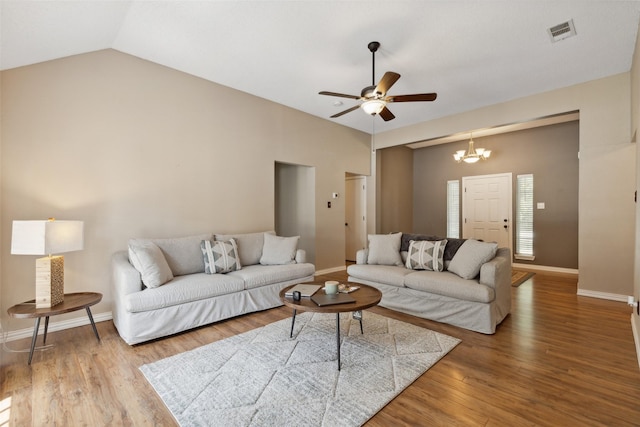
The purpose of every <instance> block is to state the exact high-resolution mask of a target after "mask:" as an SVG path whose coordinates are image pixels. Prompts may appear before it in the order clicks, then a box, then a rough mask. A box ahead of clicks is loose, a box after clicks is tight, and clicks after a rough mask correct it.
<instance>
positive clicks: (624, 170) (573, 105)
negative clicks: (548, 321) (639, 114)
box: [376, 73, 636, 296]
mask: <svg viewBox="0 0 640 427" xmlns="http://www.w3.org/2000/svg"><path fill="white" fill-rule="evenodd" d="M630 86H631V85H630V74H629V73H623V74H619V75H616V76H612V77H608V78H604V79H600V80H594V81H591V82H587V83H583V84H579V85H575V86H571V87H567V88H562V89H557V90H553V91H550V92H545V93H541V94H537V95H532V96H529V97H525V98H520V99H516V100H513V101H509V102H506V103H502V104H497V105H492V106H488V107H484V108H480V109H478V110H474V111H469V112H466V113H462V114H457V115H453V116H448V117H443V118H440V119H436V120H431V121H428V122H424V123H420V124H417V125H414V126H408V127H405V128H402V129H397V130H394V131H389V132H384V133H381V134H378V135H376V146H377V147H378V148H384V147H391V146H396V145H402V144H407V143H411V142H417V141H423V140H427V139H431V138H436V137H441V136H446V135H452V134H455V133H457V132H467V131H469V130H473V129H482V128H489V127H492V126H497V125H503V124H509V123H518V122H526V121H530V120H532V119H535V118H539V117H545V116H548V115H552V114H558V113H564V112H568V111H576V110H578V111H580V175H579V182H580V183H579V215H580V217H579V231H578V235H579V243H578V244H579V248H578V251H579V258H578V266H579V271H580V279H579V284H578V288H579V292H580V293H584V294H589V293H594V294H598V293H599V294H603V295H604V296H606V294H612V295H618V296H624V295H630V294H631V293H632V290H633V265H634V250H635V243H634V242H635V239H634V235H635V233H634V232H633V230H635V205H634V202H633V193H634V191H635V187H636V178H635V170H636V160H635V159H636V144H632V143H631V142H630V141H631V137H630V132H629V129H630V126H631V123H630V116H631V109H630V106H631V101H630V90H631V89H630ZM436 104H437V101H436ZM603 247H605V248H606V250H605V251H603V250H602V248H603Z"/></svg>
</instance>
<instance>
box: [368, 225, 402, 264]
mask: <svg viewBox="0 0 640 427" xmlns="http://www.w3.org/2000/svg"><path fill="white" fill-rule="evenodd" d="M368 237H369V256H368V257H367V264H378V265H398V266H400V265H402V257H401V256H400V239H401V237H402V233H393V234H369V236H368Z"/></svg>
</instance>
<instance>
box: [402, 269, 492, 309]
mask: <svg viewBox="0 0 640 427" xmlns="http://www.w3.org/2000/svg"><path fill="white" fill-rule="evenodd" d="M404 284H405V286H406V287H407V288H410V289H415V290H417V291H423V292H429V293H432V294H437V295H443V296H446V297H450V298H455V299H459V300H464V301H473V302H482V303H489V302H491V301H493V300H494V299H495V292H494V290H493V289H492V288H491V287H489V286H485V285H481V284H479V283H478V282H476V281H475V280H466V279H462V278H461V277H459V276H457V275H456V274H453V273H449V272H446V271H443V272H436V271H414V272H412V273H411V274H408V275H407V276H406V277H405V278H404Z"/></svg>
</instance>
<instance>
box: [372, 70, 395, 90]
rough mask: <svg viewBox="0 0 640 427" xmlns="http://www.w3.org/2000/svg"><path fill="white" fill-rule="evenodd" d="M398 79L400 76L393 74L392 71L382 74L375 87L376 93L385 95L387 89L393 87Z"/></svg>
mask: <svg viewBox="0 0 640 427" xmlns="http://www.w3.org/2000/svg"><path fill="white" fill-rule="evenodd" d="M399 78H400V74H398V73H394V72H393V71H387V72H386V73H384V76H382V78H381V79H380V83H378V86H376V92H379V93H381V94H383V95H384V94H385V93H387V91H388V90H389V88H391V86H393V85H394V83H395V82H397V81H398V79H399Z"/></svg>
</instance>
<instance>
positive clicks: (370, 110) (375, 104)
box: [361, 99, 387, 116]
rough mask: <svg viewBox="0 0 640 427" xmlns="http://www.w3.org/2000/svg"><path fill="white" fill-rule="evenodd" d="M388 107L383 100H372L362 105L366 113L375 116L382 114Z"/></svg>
mask: <svg viewBox="0 0 640 427" xmlns="http://www.w3.org/2000/svg"><path fill="white" fill-rule="evenodd" d="M386 106H387V103H386V102H384V100H382V99H370V100H368V101H364V102H363V103H362V105H361V107H362V109H363V110H364V112H365V113H367V114H371V115H372V116H375V115H376V114H380V112H381V111H382V110H383V109H384V107H386Z"/></svg>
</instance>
